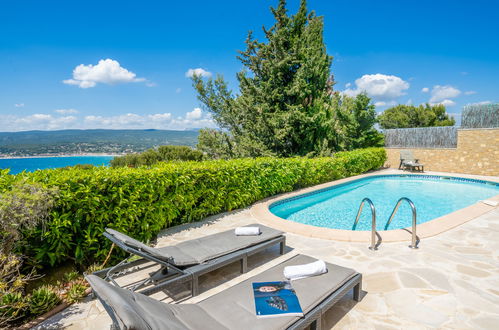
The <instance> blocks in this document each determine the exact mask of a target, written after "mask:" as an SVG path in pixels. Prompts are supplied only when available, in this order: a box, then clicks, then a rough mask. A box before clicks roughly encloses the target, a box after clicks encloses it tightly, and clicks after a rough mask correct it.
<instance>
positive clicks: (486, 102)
mask: <svg viewBox="0 0 499 330" xmlns="http://www.w3.org/2000/svg"><path fill="white" fill-rule="evenodd" d="M491 103H492V101H481V102H476V103H470V104H469V105H486V104H491Z"/></svg>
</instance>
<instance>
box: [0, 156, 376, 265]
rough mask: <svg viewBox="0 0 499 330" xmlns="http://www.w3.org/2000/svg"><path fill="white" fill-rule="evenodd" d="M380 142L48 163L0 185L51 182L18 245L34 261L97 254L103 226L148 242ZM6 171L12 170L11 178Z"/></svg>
mask: <svg viewBox="0 0 499 330" xmlns="http://www.w3.org/2000/svg"><path fill="white" fill-rule="evenodd" d="M385 160H386V152H385V150H384V149H382V148H368V149H359V150H355V151H350V152H340V153H337V154H336V155H335V156H334V157H328V158H312V159H309V158H284V159H283V158H281V159H279V158H257V159H234V160H217V161H203V162H174V163H159V164H157V165H156V166H154V167H153V168H135V169H132V168H106V167H98V168H90V169H77V168H73V169H55V170H43V171H37V172H34V173H21V174H18V175H16V176H11V175H5V173H0V189H2V188H4V189H5V187H6V186H8V185H9V184H10V183H11V182H12V181H13V180H19V179H25V180H26V181H28V182H39V183H42V184H44V185H46V186H57V187H58V188H59V196H58V198H57V200H56V205H55V207H54V209H53V210H52V212H51V217H50V219H49V221H48V223H47V224H46V225H45V228H43V229H42V228H39V229H37V230H35V231H32V232H29V233H26V237H27V244H25V246H26V250H25V251H23V252H24V253H26V254H27V255H29V256H32V257H34V259H35V261H36V262H38V263H40V264H50V265H54V264H57V263H60V262H63V261H65V260H68V259H73V260H74V261H75V262H76V263H78V264H89V263H91V262H94V261H97V260H102V259H103V258H104V257H105V256H106V254H107V253H108V251H109V248H110V242H109V241H108V240H106V239H105V238H104V237H103V236H102V233H103V231H104V229H105V228H106V227H112V228H115V229H117V230H120V231H123V232H125V233H127V234H129V235H131V236H133V237H135V238H137V239H139V240H142V241H148V240H150V239H152V238H154V237H155V236H156V235H157V234H158V232H159V231H160V230H161V229H163V228H167V227H170V226H172V225H176V224H180V223H185V222H191V221H196V220H200V219H202V218H204V217H206V216H209V215H213V214H217V213H220V212H224V211H230V210H234V209H237V208H242V207H246V206H248V205H251V204H252V203H254V202H256V201H258V200H261V199H263V198H265V197H269V196H272V195H275V194H278V193H282V192H288V191H292V190H295V189H297V188H301V187H306V186H311V185H316V184H320V183H324V182H328V181H332V180H337V179H340V178H344V177H347V176H352V175H357V174H360V173H363V172H366V171H368V170H371V169H377V168H379V167H380V166H382V165H383V163H384V162H385ZM13 177H15V178H14V179H13Z"/></svg>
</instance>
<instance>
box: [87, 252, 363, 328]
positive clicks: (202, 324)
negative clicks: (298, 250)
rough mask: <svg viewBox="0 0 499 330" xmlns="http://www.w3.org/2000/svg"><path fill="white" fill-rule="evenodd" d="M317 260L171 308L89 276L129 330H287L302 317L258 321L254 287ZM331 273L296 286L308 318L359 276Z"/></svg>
mask: <svg viewBox="0 0 499 330" xmlns="http://www.w3.org/2000/svg"><path fill="white" fill-rule="evenodd" d="M315 260H316V259H314V258H312V257H309V256H305V255H297V256H295V257H293V258H291V259H289V260H286V261H285V262H283V263H281V264H279V265H277V266H274V267H272V268H271V269H269V270H267V271H265V272H263V273H261V274H259V275H256V276H254V277H252V278H250V279H248V280H246V281H243V282H241V283H239V284H237V285H235V286H233V287H231V288H229V289H226V290H224V291H222V292H220V293H218V294H216V295H214V296H211V297H209V298H207V299H205V300H203V301H201V302H199V303H198V304H179V305H170V304H165V303H162V302H159V301H157V300H154V299H152V298H148V297H146V296H143V295H141V294H138V293H132V292H130V291H127V290H125V289H122V288H119V287H115V286H112V285H111V284H108V283H107V282H105V281H104V280H102V279H100V278H98V277H96V276H93V275H88V276H87V280H88V281H89V283H90V284H91V285H92V287H93V288H94V291H95V292H96V293H97V295H98V296H99V298H100V299H101V300H103V301H104V302H105V303H106V304H107V305H109V306H110V307H111V309H112V310H113V311H114V313H115V314H116V316H117V319H118V320H117V321H118V322H119V323H120V326H121V327H122V328H126V329H249V328H251V329H257V330H258V329H285V328H287V327H289V326H290V325H291V324H293V323H295V322H296V321H297V320H298V319H299V317H297V316H289V317H276V318H260V319H259V318H257V317H256V315H255V305H254V298H253V290H252V285H251V284H252V283H253V282H266V281H282V280H285V279H284V277H283V270H284V267H286V266H291V265H299V264H305V263H310V262H313V261H315ZM327 267H328V273H326V274H322V275H319V276H314V277H309V278H306V279H302V280H297V281H293V282H292V284H293V288H294V289H295V290H296V294H297V295H298V299H299V300H300V305H301V307H302V309H303V312H304V313H307V312H309V311H310V310H311V309H312V308H314V307H315V306H317V305H318V304H319V303H320V302H321V301H323V300H324V299H325V298H326V297H328V296H329V295H330V294H331V293H333V292H334V291H336V290H337V289H338V288H339V287H340V286H342V285H343V284H344V283H345V282H347V281H348V280H349V279H351V278H352V277H353V276H354V275H355V274H356V272H355V271H354V270H352V269H348V268H344V267H341V266H337V265H333V264H329V263H328V264H327Z"/></svg>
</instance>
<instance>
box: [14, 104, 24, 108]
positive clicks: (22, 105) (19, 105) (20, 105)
mask: <svg viewBox="0 0 499 330" xmlns="http://www.w3.org/2000/svg"><path fill="white" fill-rule="evenodd" d="M14 106H15V107H16V108H22V107H24V103H16V104H14Z"/></svg>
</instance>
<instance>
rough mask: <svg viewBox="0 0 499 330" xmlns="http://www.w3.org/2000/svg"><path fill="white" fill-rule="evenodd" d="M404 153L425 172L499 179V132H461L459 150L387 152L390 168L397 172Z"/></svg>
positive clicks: (485, 130)
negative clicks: (489, 176)
mask: <svg viewBox="0 0 499 330" xmlns="http://www.w3.org/2000/svg"><path fill="white" fill-rule="evenodd" d="M400 150H411V151H412V153H413V154H414V156H415V157H416V158H419V162H420V163H423V164H424V165H425V167H424V168H425V170H428V171H438V172H453V173H469V174H479V175H492V176H499V128H482V129H459V130H458V131H457V148H452V149H420V148H416V149H414V148H386V152H387V155H388V160H387V163H386V165H387V166H389V167H392V168H397V167H398V166H399V163H400Z"/></svg>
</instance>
